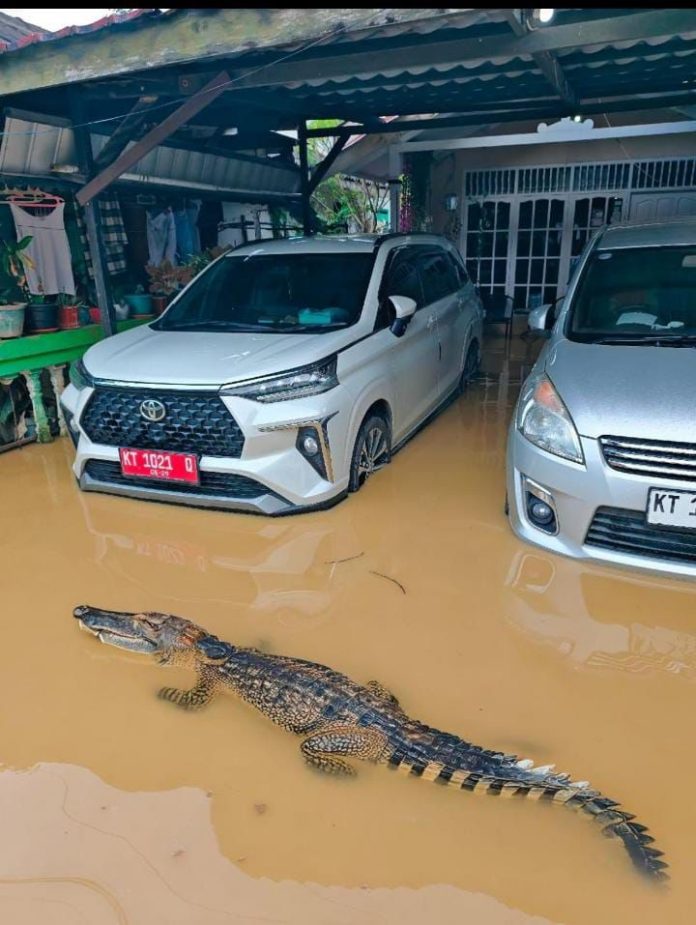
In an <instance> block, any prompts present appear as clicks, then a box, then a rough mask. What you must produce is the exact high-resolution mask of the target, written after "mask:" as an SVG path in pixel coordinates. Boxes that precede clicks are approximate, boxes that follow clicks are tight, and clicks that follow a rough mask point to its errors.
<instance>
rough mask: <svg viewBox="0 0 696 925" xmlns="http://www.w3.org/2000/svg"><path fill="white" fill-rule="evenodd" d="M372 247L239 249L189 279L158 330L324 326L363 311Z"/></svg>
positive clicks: (351, 320) (347, 321)
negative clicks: (348, 250) (350, 250)
mask: <svg viewBox="0 0 696 925" xmlns="http://www.w3.org/2000/svg"><path fill="white" fill-rule="evenodd" d="M373 259H374V258H373V255H372V254H371V253H366V254H335V253H334V254H312V253H309V254H308V253H304V254H300V253H295V254H286V253H277V254H264V255H255V254H249V253H247V254H240V255H238V256H230V257H223V258H222V259H221V260H218V261H217V263H215V264H214V265H213V266H212V267H211V268H210V269H209V270H207V271H206V272H205V273H202V274H201V276H200V277H199V278H198V279H197V280H194V282H193V283H192V285H191V286H190V287H189V289H188V290H187V292H186V293H184V295H183V296H181V298H180V299H179V301H178V302H177V303H176V304H175V305H173V306H172V307H171V308H170V309H169V311H168V312H167V313H166V315H165V316H164V317H163V318H161V319H160V320H159V321H157V322H155V324H154V325H153V327H154V328H156V329H157V330H161V331H184V330H185V331H235V332H240V331H261V332H267V333H271V334H272V333H283V334H295V333H298V334H306V333H313V334H314V333H316V334H321V333H324V332H326V331H333V330H336V329H338V328H347V327H349V325H352V324H355V323H356V321H357V320H358V319H359V318H360V312H361V311H362V306H363V302H364V300H365V293H366V291H367V285H368V282H369V279H370V273H371V270H372V264H373Z"/></svg>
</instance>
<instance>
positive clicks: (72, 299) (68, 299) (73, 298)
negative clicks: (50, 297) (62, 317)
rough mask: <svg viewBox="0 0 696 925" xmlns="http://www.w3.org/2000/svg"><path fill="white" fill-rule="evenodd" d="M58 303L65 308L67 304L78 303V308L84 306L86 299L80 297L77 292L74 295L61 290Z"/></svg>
mask: <svg viewBox="0 0 696 925" xmlns="http://www.w3.org/2000/svg"><path fill="white" fill-rule="evenodd" d="M56 302H57V304H58V305H59V306H60V307H61V308H64V307H65V306H67V305H76V306H77V307H78V308H80V307H82V306H84V304H85V302H84V299H81V298H79V296H78V295H77V294H75V295H72V294H71V293H69V292H61V293H59V295H58V298H57V300H56Z"/></svg>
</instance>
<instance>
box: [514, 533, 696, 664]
mask: <svg viewBox="0 0 696 925" xmlns="http://www.w3.org/2000/svg"><path fill="white" fill-rule="evenodd" d="M505 588H506V590H507V592H508V594H507V595H506V602H505V613H506V616H507V617H508V619H509V620H510V621H511V622H512V623H513V624H514V625H515V626H516V627H518V628H519V629H521V630H522V631H523V632H525V633H526V634H527V635H529V636H531V637H532V638H534V639H535V640H536V641H537V642H540V643H542V644H544V645H547V646H551V647H552V648H553V649H555V650H556V652H558V653H559V654H560V655H562V656H563V657H564V658H565V659H567V660H568V661H569V662H571V663H572V664H573V665H575V666H577V667H583V668H589V669H604V670H609V671H617V672H625V673H628V674H634V675H646V676H647V675H652V674H655V673H660V674H666V675H668V676H673V677H675V678H680V679H682V680H687V681H693V680H695V679H696V632H694V630H692V629H691V627H692V626H693V622H694V621H693V615H694V611H695V609H696V595H695V593H694V591H693V589H692V588H691V587H690V586H689V585H688V584H686V583H685V582H675V581H668V580H664V579H660V578H653V577H645V576H633V575H631V574H625V573H623V572H619V571H618V570H616V571H614V570H612V571H611V572H608V571H607V570H604V569H601V568H599V567H592V566H588V565H583V564H581V563H578V562H574V561H571V560H567V559H563V558H561V557H556V556H554V557H551V556H547V555H544V554H542V553H536V552H528V551H526V550H519V551H518V552H517V553H516V554H515V555H514V556H513V558H512V560H511V563H510V569H509V571H508V576H507V579H506V581H505Z"/></svg>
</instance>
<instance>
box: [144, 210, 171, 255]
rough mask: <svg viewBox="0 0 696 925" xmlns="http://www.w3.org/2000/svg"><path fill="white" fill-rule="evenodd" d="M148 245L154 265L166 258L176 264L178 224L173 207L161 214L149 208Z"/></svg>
mask: <svg viewBox="0 0 696 925" xmlns="http://www.w3.org/2000/svg"><path fill="white" fill-rule="evenodd" d="M147 246H148V249H149V251H150V263H151V264H152V265H153V266H155V267H158V266H159V265H160V264H161V263H163V262H164V261H165V260H168V261H169V263H171V264H172V265H173V266H174V265H176V224H175V222H174V214H173V213H172V210H171V209H164V210H163V211H162V212H160V213H159V214H156V213H154V212H152V211H150V210H148V213H147Z"/></svg>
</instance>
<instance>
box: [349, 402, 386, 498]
mask: <svg viewBox="0 0 696 925" xmlns="http://www.w3.org/2000/svg"><path fill="white" fill-rule="evenodd" d="M390 460H391V434H390V432H389V425H388V424H387V422H386V421H385V420H384V418H383V417H381V416H380V415H378V414H371V415H370V416H369V417H367V418H365V420H364V421H363V422H362V424H361V425H360V430H359V431H358V436H357V437H356V439H355V446H354V447H353V456H352V458H351V461H350V481H349V482H348V491H358V489H359V488H361V487H362V486H363V485H364V483H365V482H366V481H367V479H369V477H370V476H371V475H372V474H373V473H374V472H376V471H377V470H378V469H381V468H382V467H383V466H386V465H387V464H388V463H389V462H390Z"/></svg>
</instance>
